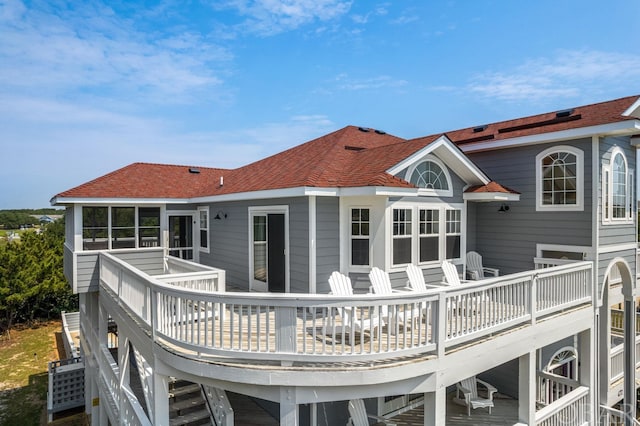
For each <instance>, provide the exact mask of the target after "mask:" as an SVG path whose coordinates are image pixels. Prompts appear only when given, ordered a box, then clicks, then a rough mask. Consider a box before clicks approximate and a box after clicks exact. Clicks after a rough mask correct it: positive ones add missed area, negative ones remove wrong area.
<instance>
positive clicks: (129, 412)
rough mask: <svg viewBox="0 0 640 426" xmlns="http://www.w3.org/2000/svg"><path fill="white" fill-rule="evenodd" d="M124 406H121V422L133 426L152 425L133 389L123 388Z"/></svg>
mask: <svg viewBox="0 0 640 426" xmlns="http://www.w3.org/2000/svg"><path fill="white" fill-rule="evenodd" d="M122 396H123V398H122V406H121V407H120V415H121V420H122V422H121V424H123V425H131V426H152V425H151V421H149V418H148V417H147V415H146V414H145V412H144V409H143V408H142V406H141V405H140V402H139V401H138V398H136V396H135V395H134V394H133V392H132V391H131V389H129V388H127V387H126V386H125V387H123V388H122Z"/></svg>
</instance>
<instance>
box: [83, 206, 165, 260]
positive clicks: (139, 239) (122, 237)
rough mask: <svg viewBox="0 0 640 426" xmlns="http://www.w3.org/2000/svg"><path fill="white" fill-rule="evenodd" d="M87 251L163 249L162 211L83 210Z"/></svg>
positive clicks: (154, 209)
mask: <svg viewBox="0 0 640 426" xmlns="http://www.w3.org/2000/svg"><path fill="white" fill-rule="evenodd" d="M82 241H83V243H82V248H83V250H110V249H123V248H136V247H159V246H160V208H159V207H140V208H138V207H92V206H85V207H82Z"/></svg>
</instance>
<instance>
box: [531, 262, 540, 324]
mask: <svg viewBox="0 0 640 426" xmlns="http://www.w3.org/2000/svg"><path fill="white" fill-rule="evenodd" d="M537 307H538V274H533V275H532V276H531V294H530V295H529V313H530V314H531V325H534V324H535V323H536V321H537V318H536V317H537Z"/></svg>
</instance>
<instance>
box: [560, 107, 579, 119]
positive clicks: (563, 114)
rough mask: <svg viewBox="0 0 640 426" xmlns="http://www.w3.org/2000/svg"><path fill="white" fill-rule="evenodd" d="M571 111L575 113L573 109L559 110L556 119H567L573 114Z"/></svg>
mask: <svg viewBox="0 0 640 426" xmlns="http://www.w3.org/2000/svg"><path fill="white" fill-rule="evenodd" d="M573 111H575V109H574V108H569V109H563V110H560V111H558V112H556V117H558V118H561V117H568V116H570V115H571V114H573Z"/></svg>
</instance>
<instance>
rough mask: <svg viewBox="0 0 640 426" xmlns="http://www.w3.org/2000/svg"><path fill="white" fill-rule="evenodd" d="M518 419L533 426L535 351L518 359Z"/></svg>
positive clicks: (534, 410) (534, 408)
mask: <svg viewBox="0 0 640 426" xmlns="http://www.w3.org/2000/svg"><path fill="white" fill-rule="evenodd" d="M518 419H519V421H520V422H521V423H524V424H528V425H533V424H535V419H536V351H531V352H529V353H527V354H525V355H522V356H521V357H520V358H518Z"/></svg>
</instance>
